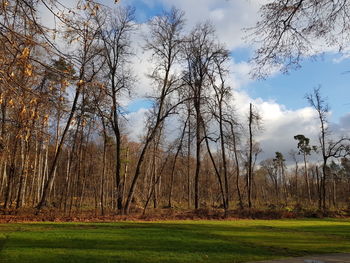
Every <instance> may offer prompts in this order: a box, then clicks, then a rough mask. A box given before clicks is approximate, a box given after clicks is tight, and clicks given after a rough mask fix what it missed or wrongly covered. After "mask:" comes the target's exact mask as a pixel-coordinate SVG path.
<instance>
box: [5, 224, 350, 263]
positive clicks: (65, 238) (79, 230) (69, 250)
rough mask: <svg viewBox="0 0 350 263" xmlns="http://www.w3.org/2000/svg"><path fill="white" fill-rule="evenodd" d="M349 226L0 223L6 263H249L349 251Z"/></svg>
mask: <svg viewBox="0 0 350 263" xmlns="http://www.w3.org/2000/svg"><path fill="white" fill-rule="evenodd" d="M349 222H350V221H349V220H345V219H318V220H231V221H162V222H116V223H15V224H0V262H1V263H2V262H7V263H10V262H123V263H128V262H152V263H153V262H162V263H163V262H164V263H165V262H191V263H193V262H223V263H225V262H231V263H232V262H248V261H258V260H267V259H276V258H284V257H291V256H305V255H312V254H329V253H345V252H350V223H349Z"/></svg>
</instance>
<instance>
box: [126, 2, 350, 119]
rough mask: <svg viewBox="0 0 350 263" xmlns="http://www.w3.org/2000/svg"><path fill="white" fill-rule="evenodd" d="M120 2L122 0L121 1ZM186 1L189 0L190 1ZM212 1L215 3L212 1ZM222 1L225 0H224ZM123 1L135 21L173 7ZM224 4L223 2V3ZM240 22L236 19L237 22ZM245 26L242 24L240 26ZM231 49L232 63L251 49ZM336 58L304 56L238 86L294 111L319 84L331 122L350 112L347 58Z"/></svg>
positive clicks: (135, 105) (136, 104)
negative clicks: (292, 67)
mask: <svg viewBox="0 0 350 263" xmlns="http://www.w3.org/2000/svg"><path fill="white" fill-rule="evenodd" d="M121 1H122V2H123V0H121ZM185 1H186V0H185ZM187 1H188V2H191V1H190V0H187ZM192 1H193V0H192ZM243 1H244V0H243ZM177 2H178V4H179V8H181V7H184V6H187V5H188V3H186V4H183V2H184V1H177ZM206 2H207V3H209V4H208V8H207V10H209V11H210V8H213V10H214V9H215V8H216V7H220V6H223V5H224V4H223V3H221V2H223V1H220V0H216V1H214V0H212V1H203V4H204V5H205V3H206ZM215 2H217V4H213V3H215ZM225 2H227V1H226V0H225ZM238 2H242V1H241V0H240V1H237V3H238ZM123 4H131V5H133V6H134V7H135V8H136V19H137V21H138V22H139V23H144V22H146V21H147V20H148V19H149V18H151V17H152V16H155V15H158V14H160V13H161V12H162V10H164V9H166V8H169V7H170V6H171V5H173V4H174V5H175V6H176V3H174V1H173V3H172V1H169V0H148V1H146V0H133V1H129V2H127V1H126V0H124V2H123ZM225 4H226V5H227V3H225ZM231 6H233V7H235V6H234V4H231ZM241 6H242V4H237V8H239V7H241ZM184 11H185V12H186V15H187V20H189V22H190V23H195V22H200V21H191V16H192V12H195V10H184ZM254 11H256V10H254ZM250 15H251V14H250ZM203 19H208V17H206V16H205V14H203ZM240 22H241V21H237V23H238V24H239V23H240ZM214 24H215V21H214ZM246 26H247V25H245V24H242V26H241V28H243V27H246ZM248 26H250V25H248ZM241 36H242V35H240V37H241ZM242 43H243V40H242ZM231 51H232V57H233V59H234V61H235V63H244V62H247V61H248V60H249V58H250V56H251V55H252V48H251V47H249V43H244V44H243V45H241V46H239V45H238V46H235V47H233V48H232V49H231ZM336 58H339V55H337V54H325V55H323V56H321V57H320V58H318V59H317V60H316V61H314V60H311V59H307V60H306V61H304V62H303V63H302V67H301V68H300V69H299V70H296V71H292V72H290V73H289V74H288V75H284V74H277V75H275V76H271V77H269V78H268V79H267V80H260V81H250V82H249V83H247V84H245V85H242V86H240V89H242V90H244V91H245V92H246V93H247V94H249V96H250V97H251V98H252V99H257V98H261V99H263V100H272V101H275V102H276V103H279V104H281V105H284V106H285V107H286V108H287V109H290V110H297V109H299V108H302V107H305V106H307V105H308V104H307V102H306V100H305V98H304V96H305V94H306V93H308V92H311V91H312V89H313V88H315V87H319V86H321V91H322V94H323V95H324V96H325V97H327V98H328V101H329V104H330V106H331V110H332V121H334V122H337V121H338V120H339V118H340V117H341V116H343V115H345V114H346V113H348V112H349V111H350V95H348V94H350V93H349V92H347V91H348V90H349V87H348V86H349V85H350V83H349V80H350V73H347V71H350V60H348V59H345V60H342V61H341V62H338V63H336V62H334V59H336ZM233 69H234V67H233ZM149 106H151V104H150V103H149V102H148V101H147V100H145V99H138V100H135V101H133V102H132V103H131V105H129V108H128V109H129V110H131V111H137V110H138V109H140V108H145V107H146V108H147V107H149Z"/></svg>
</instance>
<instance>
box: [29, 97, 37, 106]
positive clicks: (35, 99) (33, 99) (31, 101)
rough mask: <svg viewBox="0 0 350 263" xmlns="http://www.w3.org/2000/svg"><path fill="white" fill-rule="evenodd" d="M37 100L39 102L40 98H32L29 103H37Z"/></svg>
mask: <svg viewBox="0 0 350 263" xmlns="http://www.w3.org/2000/svg"><path fill="white" fill-rule="evenodd" d="M37 102H38V99H37V98H32V99H31V100H30V102H29V104H31V105H35V104H36V103H37Z"/></svg>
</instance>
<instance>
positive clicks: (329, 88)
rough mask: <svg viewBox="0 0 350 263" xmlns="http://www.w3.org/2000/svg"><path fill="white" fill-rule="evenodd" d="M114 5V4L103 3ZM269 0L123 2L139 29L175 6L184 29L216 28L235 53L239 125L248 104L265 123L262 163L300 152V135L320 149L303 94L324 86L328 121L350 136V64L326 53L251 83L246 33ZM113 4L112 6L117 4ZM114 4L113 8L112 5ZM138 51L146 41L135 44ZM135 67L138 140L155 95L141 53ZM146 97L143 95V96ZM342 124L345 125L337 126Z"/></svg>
mask: <svg viewBox="0 0 350 263" xmlns="http://www.w3.org/2000/svg"><path fill="white" fill-rule="evenodd" d="M103 1H104V2H105V3H107V2H108V3H109V4H110V3H111V0H103ZM268 1H269V0H259V1H249V0H201V1H200V4H199V1H198V0H176V1H174V0H120V3H122V4H124V5H126V4H130V5H132V6H134V7H135V8H136V19H137V22H138V23H139V24H143V23H145V22H146V21H147V20H148V19H149V18H151V17H153V16H155V15H158V14H160V13H161V12H162V10H164V9H168V8H170V7H171V6H173V5H175V6H176V7H177V8H180V9H182V10H183V11H185V14H186V15H185V18H186V22H187V27H186V29H187V30H189V29H190V28H191V27H193V26H194V25H196V24H197V23H199V22H203V21H206V20H210V21H211V22H212V23H213V25H214V26H215V27H216V30H217V36H218V40H219V41H221V42H223V43H224V44H225V45H226V47H227V48H228V49H229V50H231V54H232V61H231V65H230V68H231V69H232V73H231V76H230V82H229V83H230V85H231V86H232V87H234V89H233V94H234V96H233V98H234V100H233V101H232V104H233V106H234V107H235V108H236V109H237V112H238V115H239V116H241V120H242V121H243V123H244V121H245V120H246V116H247V112H248V110H249V103H250V102H252V103H253V104H254V105H255V106H256V108H257V109H258V110H259V111H260V113H261V115H262V120H263V128H264V130H263V132H261V133H260V134H259V136H258V138H257V140H258V141H259V142H260V144H261V146H262V148H263V150H264V152H263V153H262V154H261V155H262V156H261V159H265V158H270V157H273V156H274V153H275V152H276V151H280V152H282V153H284V155H285V156H287V155H288V152H289V151H290V150H291V149H295V148H296V144H295V140H294V139H293V137H294V135H296V134H305V135H306V136H307V137H309V138H311V141H312V143H313V144H317V137H318V133H319V123H318V119H317V116H316V114H315V112H314V111H313V110H312V109H311V108H310V107H309V105H308V103H307V101H306V99H305V94H306V93H310V92H312V90H313V88H317V87H319V86H321V93H322V95H323V96H324V97H326V98H327V99H328V102H329V105H330V108H331V112H332V115H331V118H330V121H331V122H333V123H335V124H336V125H334V127H336V129H337V132H339V134H338V133H335V134H336V135H337V136H338V135H342V134H340V132H344V131H345V132H346V133H347V134H349V132H350V131H349V127H350V123H348V122H350V92H349V90H350V87H349V86H350V81H349V80H350V73H347V72H348V71H349V72H350V59H340V58H341V55H339V54H337V53H336V52H335V53H332V54H331V53H325V54H323V55H322V56H320V57H319V58H318V59H317V60H311V59H306V60H305V61H304V62H303V63H302V64H301V68H300V69H298V70H295V71H291V72H290V73H289V74H288V75H284V74H281V73H277V74H275V75H273V76H270V77H269V78H267V79H266V80H263V81H261V80H252V79H251V78H250V76H249V71H250V69H251V68H252V65H251V64H250V63H249V59H250V57H251V56H252V54H253V47H252V45H251V43H249V41H247V40H244V37H245V36H246V34H245V32H244V31H243V30H242V29H243V28H249V27H252V26H254V25H255V23H256V22H257V19H258V17H259V16H258V10H259V8H260V6H261V4H262V3H263V2H268ZM113 2H114V1H113ZM112 5H113V4H112ZM136 42H137V44H138V45H139V46H141V45H142V41H141V40H140V38H138V41H136ZM138 58H139V59H138V60H137V62H136V63H135V64H134V65H133V68H134V69H135V71H137V72H136V73H137V75H138V76H139V84H138V87H137V89H138V90H137V91H136V94H137V95H138V96H137V98H134V99H131V101H130V103H129V104H128V106H127V110H128V111H129V112H130V116H129V117H130V127H132V128H131V131H130V134H131V136H133V137H134V138H135V139H136V138H138V137H139V135H140V134H142V131H144V128H143V127H142V125H143V124H144V122H143V121H142V120H143V119H144V116H145V113H146V112H147V109H148V108H150V107H151V106H152V103H151V102H150V101H149V100H148V99H146V97H147V96H146V94H147V92H150V91H151V84H150V83H149V80H147V78H146V77H145V75H146V73H147V71H149V70H150V67H152V65H151V64H150V63H149V61H148V58H147V57H145V54H144V53H142V52H140V53H139V54H138ZM142 94H143V95H142ZM339 120H342V121H341V122H339Z"/></svg>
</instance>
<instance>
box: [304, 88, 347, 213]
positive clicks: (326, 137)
mask: <svg viewBox="0 0 350 263" xmlns="http://www.w3.org/2000/svg"><path fill="white" fill-rule="evenodd" d="M306 99H307V101H308V102H309V104H310V105H311V106H312V107H313V108H314V109H315V110H316V111H317V115H318V119H319V121H320V135H319V143H320V151H321V155H322V177H321V182H320V186H321V195H320V198H321V200H320V205H322V207H320V209H321V208H322V209H323V210H326V208H327V207H326V180H327V178H328V175H329V174H328V173H329V169H328V166H327V162H328V160H329V159H331V158H340V157H346V156H348V155H349V154H350V144H349V142H350V139H349V138H345V137H343V138H340V139H337V140H335V141H333V140H332V138H331V133H330V130H329V123H328V120H327V117H328V114H329V106H328V103H327V102H326V101H325V99H324V98H322V96H321V93H320V88H316V89H314V90H313V93H310V94H307V95H306Z"/></svg>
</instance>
